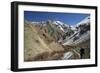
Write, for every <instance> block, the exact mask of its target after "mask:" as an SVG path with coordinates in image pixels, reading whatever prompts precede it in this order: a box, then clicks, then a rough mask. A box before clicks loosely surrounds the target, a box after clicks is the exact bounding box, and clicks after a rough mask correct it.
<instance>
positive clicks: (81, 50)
mask: <svg viewBox="0 0 100 73" xmlns="http://www.w3.org/2000/svg"><path fill="white" fill-rule="evenodd" d="M84 51H85V50H84V48H81V49H80V56H81V57H80V58H81V59H82V58H83V55H84Z"/></svg>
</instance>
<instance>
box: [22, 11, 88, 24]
mask: <svg viewBox="0 0 100 73" xmlns="http://www.w3.org/2000/svg"><path fill="white" fill-rule="evenodd" d="M89 15H90V14H81V13H58V12H38V11H24V19H25V20H27V21H35V22H41V21H47V20H54V21H61V22H63V23H65V24H68V25H76V24H77V23H79V22H80V21H81V20H83V19H84V18H86V17H87V16H89Z"/></svg>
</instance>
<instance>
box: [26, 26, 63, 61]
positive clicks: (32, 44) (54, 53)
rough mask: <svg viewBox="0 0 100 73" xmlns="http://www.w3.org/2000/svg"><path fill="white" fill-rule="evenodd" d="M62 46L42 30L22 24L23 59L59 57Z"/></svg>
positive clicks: (36, 59)
mask: <svg viewBox="0 0 100 73" xmlns="http://www.w3.org/2000/svg"><path fill="white" fill-rule="evenodd" d="M63 53H64V48H63V47H62V46H61V45H60V44H58V43H56V42H55V41H53V38H52V37H50V36H49V35H48V34H47V33H45V32H44V30H41V31H40V29H39V28H38V27H36V26H34V25H31V24H25V25H24V61H44V60H55V59H60V57H62V56H63Z"/></svg>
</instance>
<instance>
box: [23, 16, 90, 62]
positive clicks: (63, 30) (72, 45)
mask: <svg viewBox="0 0 100 73" xmlns="http://www.w3.org/2000/svg"><path fill="white" fill-rule="evenodd" d="M24 45H25V46H24V49H25V50H24V61H45V60H60V59H62V60H63V59H64V60H65V59H80V57H81V55H80V50H81V48H85V51H84V52H85V54H84V56H83V58H84V59H86V58H90V17H86V18H85V19H84V20H82V21H80V22H79V23H78V24H76V26H70V25H68V24H64V23H63V22H61V21H52V20H48V21H42V22H29V21H25V24H24Z"/></svg>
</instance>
